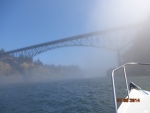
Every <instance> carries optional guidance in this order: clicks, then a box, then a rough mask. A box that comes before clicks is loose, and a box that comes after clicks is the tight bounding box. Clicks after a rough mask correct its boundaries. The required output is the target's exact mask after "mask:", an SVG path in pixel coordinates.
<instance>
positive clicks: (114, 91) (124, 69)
mask: <svg viewBox="0 0 150 113" xmlns="http://www.w3.org/2000/svg"><path fill="white" fill-rule="evenodd" d="M127 65H150V63H136V62H130V63H126V64H123V65H121V66H119V67H118V68H115V69H114V70H113V71H112V86H113V95H114V105H115V111H116V113H118V111H117V100H116V89H115V82H114V73H115V71H117V70H119V69H120V68H123V71H124V77H125V82H126V88H127V93H128V99H129V86H128V80H127V75H126V66H127Z"/></svg>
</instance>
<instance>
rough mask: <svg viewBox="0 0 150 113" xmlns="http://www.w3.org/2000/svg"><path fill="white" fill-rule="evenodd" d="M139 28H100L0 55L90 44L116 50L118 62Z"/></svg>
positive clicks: (33, 54)
mask: <svg viewBox="0 0 150 113" xmlns="http://www.w3.org/2000/svg"><path fill="white" fill-rule="evenodd" d="M139 28H141V27H140V26H139V25H132V26H124V27H117V28H113V29H107V30H101V31H97V32H92V33H87V34H82V35H78V36H73V37H68V38H64V39H59V40H55V41H51V42H46V43H41V44H37V45H33V46H29V47H24V48H20V49H16V50H11V51H7V52H5V53H3V54H0V57H2V56H4V55H11V56H13V57H19V56H20V55H22V56H25V57H34V56H36V55H38V54H41V53H43V52H46V51H49V50H52V49H57V48H62V47H69V46H91V47H99V48H106V49H109V50H113V51H116V52H117V54H118V60H119V61H118V62H120V60H121V58H120V54H121V52H123V50H125V48H127V47H128V46H130V45H131V44H132V41H133V40H134V39H135V35H136V33H137V32H138V30H139Z"/></svg>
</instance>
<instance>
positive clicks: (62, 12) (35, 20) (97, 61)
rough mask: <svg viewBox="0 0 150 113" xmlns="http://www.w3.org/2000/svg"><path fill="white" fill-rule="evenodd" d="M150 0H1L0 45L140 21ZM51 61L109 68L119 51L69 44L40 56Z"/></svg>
mask: <svg viewBox="0 0 150 113" xmlns="http://www.w3.org/2000/svg"><path fill="white" fill-rule="evenodd" d="M149 12H150V1H149V0H1V1H0V48H3V49H5V50H6V51H8V50H13V49H18V48H22V47H26V46H30V45H35V44H39V43H43V42H49V41H53V40H57V39H62V38H66V37H70V36H76V35H80V34H84V33H88V32H93V31H99V30H102V29H107V28H113V27H116V26H122V25H130V24H136V23H139V22H143V21H145V20H146V19H147V18H148V17H149ZM38 58H39V59H40V60H41V61H43V62H44V63H47V64H55V65H79V66H81V67H85V68H90V69H97V70H99V69H101V71H102V72H105V71H106V69H108V68H110V67H114V66H116V65H117V60H116V53H115V52H113V51H109V50H105V49H103V48H101V49H100V48H99V49H97V48H96V49H95V48H90V47H69V48H60V49H56V50H52V51H48V52H45V53H42V54H40V55H38V56H36V57H35V58H34V59H38Z"/></svg>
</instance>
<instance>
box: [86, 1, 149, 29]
mask: <svg viewBox="0 0 150 113" xmlns="http://www.w3.org/2000/svg"><path fill="white" fill-rule="evenodd" d="M89 13H90V15H89V21H88V23H89V24H88V26H89V27H88V28H89V29H93V30H98V29H105V28H112V27H116V26H123V25H130V24H137V23H141V22H144V21H145V20H146V19H148V17H149V15H150V1H149V0H97V1H95V2H94V3H93V4H92V7H91V12H89Z"/></svg>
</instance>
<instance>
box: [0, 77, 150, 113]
mask: <svg viewBox="0 0 150 113" xmlns="http://www.w3.org/2000/svg"><path fill="white" fill-rule="evenodd" d="M140 80H141V79H140ZM149 80H150V79H149ZM113 112H114V103H113V95H112V84H111V79H110V78H94V79H80V80H64V81H54V82H52V81H51V82H43V83H30V84H29V83H28V84H23V83H22V84H14V85H6V86H1V87H0V113H113Z"/></svg>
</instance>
